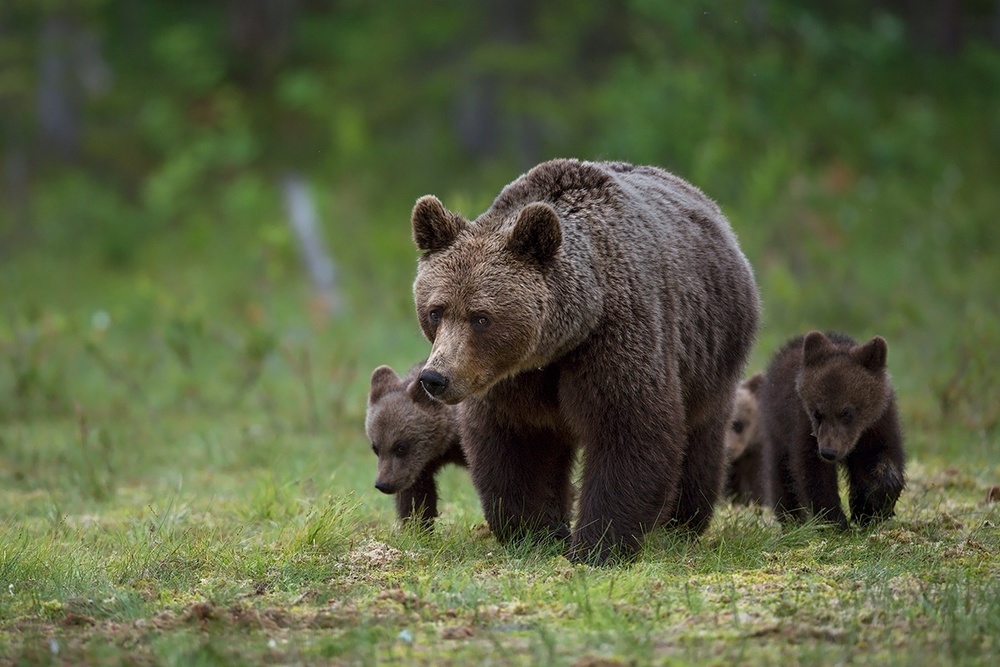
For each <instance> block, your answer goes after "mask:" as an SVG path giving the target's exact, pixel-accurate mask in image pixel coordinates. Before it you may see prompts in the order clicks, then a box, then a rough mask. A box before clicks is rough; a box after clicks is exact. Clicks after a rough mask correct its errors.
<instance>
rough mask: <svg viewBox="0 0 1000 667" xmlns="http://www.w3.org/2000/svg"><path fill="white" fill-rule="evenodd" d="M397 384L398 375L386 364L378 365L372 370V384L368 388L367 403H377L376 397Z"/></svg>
mask: <svg viewBox="0 0 1000 667" xmlns="http://www.w3.org/2000/svg"><path fill="white" fill-rule="evenodd" d="M397 384H399V376H398V375H396V371H394V370H392V369H391V368H389V367H388V366H379V367H378V368H376V369H375V370H374V371H372V385H371V389H369V390H368V404H369V405H371V404H373V403H377V402H378V399H380V398H382V397H383V396H385V395H386V394H387V393H388V392H389V390H390V389H392V388H393V387H395V386H396V385H397Z"/></svg>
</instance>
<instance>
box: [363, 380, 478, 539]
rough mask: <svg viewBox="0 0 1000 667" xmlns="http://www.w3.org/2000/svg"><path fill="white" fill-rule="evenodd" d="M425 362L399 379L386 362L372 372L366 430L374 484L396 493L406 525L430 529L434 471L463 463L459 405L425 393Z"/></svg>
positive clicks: (434, 504)
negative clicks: (422, 382)
mask: <svg viewBox="0 0 1000 667" xmlns="http://www.w3.org/2000/svg"><path fill="white" fill-rule="evenodd" d="M422 367H423V364H418V365H416V366H414V367H413V368H412V369H410V371H409V372H408V373H407V374H406V375H405V376H404V377H402V378H400V377H399V376H398V375H396V372H395V371H393V370H392V369H391V368H390V367H388V366H379V367H378V368H376V369H375V370H374V371H373V372H372V378H371V389H370V390H369V392H368V408H367V412H366V414H365V433H366V434H367V436H368V439H369V440H370V441H371V444H372V451H374V452H375V455H376V456H378V471H377V474H376V477H375V488H376V489H378V490H379V491H381V492H382V493H388V494H395V496H396V511H397V513H398V514H399V518H400V520H402V522H403V523H404V524H406V523H409V522H410V521H411V520H416V521H419V522H420V524H421V525H422V526H423V527H425V528H430V527H431V526H432V525H433V523H434V518H435V517H436V516H437V498H438V495H437V483H436V482H435V481H434V476H435V475H436V474H437V472H438V470H440V469H441V468H443V467H444V466H446V465H448V464H449V463H455V464H457V465H460V466H463V467H464V466H466V462H465V455H464V454H463V453H462V448H461V446H460V444H459V443H460V439H459V434H458V408H456V407H454V406H450V405H445V404H444V403H441V402H439V401H435V400H433V399H432V398H430V397H429V396H428V395H427V392H425V391H424V389H423V387H421V386H420V382H419V381H418V380H417V376H418V375H419V373H420V369H421V368H422Z"/></svg>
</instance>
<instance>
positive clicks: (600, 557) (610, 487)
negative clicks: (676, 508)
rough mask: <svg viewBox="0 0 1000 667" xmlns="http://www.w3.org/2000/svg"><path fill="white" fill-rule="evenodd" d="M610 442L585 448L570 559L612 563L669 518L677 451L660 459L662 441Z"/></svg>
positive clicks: (630, 553)
mask: <svg viewBox="0 0 1000 667" xmlns="http://www.w3.org/2000/svg"><path fill="white" fill-rule="evenodd" d="M610 437H611V436H610V434H609V438H610ZM609 444H611V443H608V442H605V443H602V446H600V447H590V448H589V449H587V451H586V453H585V460H584V471H583V482H582V486H581V489H580V504H579V516H578V517H577V521H576V527H575V530H574V531H573V538H572V541H571V543H570V550H569V554H568V556H569V558H570V560H572V561H576V562H583V563H589V564H592V565H610V564H614V563H616V562H620V561H625V560H629V559H631V558H633V557H634V556H635V555H636V553H637V552H638V551H639V549H640V548H641V546H642V541H643V537H644V535H645V534H646V533H647V532H648V531H650V530H651V529H652V528H653V527H654V526H656V525H657V524H658V523H662V522H663V521H664V520H665V519H667V518H668V517H669V515H670V513H671V507H672V505H674V504H676V502H677V488H678V486H677V484H678V480H679V477H680V459H681V455H680V453H679V452H678V453H677V455H676V456H675V457H667V459H666V460H664V458H663V456H664V452H663V451H662V447H663V442H662V441H660V442H645V443H641V444H638V445H637V443H635V442H632V443H628V444H624V443H621V442H616V443H614V445H612V446H610V447H606V446H603V445H609ZM650 448H652V449H654V451H655V454H654V453H653V452H651V451H650ZM677 449H678V450H679V447H678V448H677ZM671 458H673V459H674V460H673V461H671V460H670V459H671Z"/></svg>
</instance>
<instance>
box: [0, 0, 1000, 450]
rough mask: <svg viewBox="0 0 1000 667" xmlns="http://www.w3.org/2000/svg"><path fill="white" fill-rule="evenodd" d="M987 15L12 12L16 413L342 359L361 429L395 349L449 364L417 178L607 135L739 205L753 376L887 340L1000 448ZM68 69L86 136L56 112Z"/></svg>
mask: <svg viewBox="0 0 1000 667" xmlns="http://www.w3.org/2000/svg"><path fill="white" fill-rule="evenodd" d="M916 4H920V3H916ZM939 4H940V5H941V6H942V7H944V6H945V5H946V4H948V3H939ZM961 11H962V16H961V17H960V18H962V19H963V20H964V25H966V26H967V27H968V29H967V32H966V34H965V35H964V39H963V40H961V41H960V43H959V44H958V47H957V48H956V47H955V44H954V43H953V42H951V41H947V42H942V41H939V40H938V39H937V38H936V37H935V34H936V33H935V32H934V31H933V29H932V28H933V25H932V23H933V21H931V20H930V19H929V18H928V16H927V15H926V12H922V11H921V10H920V8H918V7H916V5H915V4H914V3H905V2H888V3H875V4H873V3H867V2H861V1H852V2H843V3H797V2H792V1H791V0H722V1H719V2H708V1H707V0H706V1H698V2H684V3H662V2H651V1H649V0H630V1H629V2H623V3H579V2H573V1H571V0H553V1H552V2H547V3H540V2H532V1H530V0H520V1H518V2H510V3H504V2H498V1H493V2H482V3H467V2H460V1H459V0H436V1H435V2H421V3H416V2H403V3H368V2H357V1H355V0H299V1H295V2H276V1H274V0H252V1H247V2H236V1H227V0H218V1H215V2H200V1H195V0H185V1H167V0H149V1H147V2H143V3H135V2H129V1H128V0H87V1H86V2H70V1H69V0H50V1H49V2H43V3H34V2H28V1H26V0H19V1H11V2H5V3H3V5H2V6H0V150H2V156H3V169H4V171H3V175H2V183H0V185H2V188H3V189H2V199H0V281H2V285H3V287H2V291H3V297H2V302H0V303H2V307H3V312H2V313H0V355H2V356H3V357H4V358H3V360H2V361H3V364H2V365H0V367H2V368H4V369H5V370H3V371H2V373H0V419H19V418H25V417H29V416H31V415H38V414H45V413H48V412H49V411H53V410H54V411H56V412H59V411H62V412H63V413H68V412H70V411H71V410H72V409H73V405H74V403H75V402H77V401H80V400H81V396H83V395H86V393H87V392H88V391H94V392H97V393H96V394H95V395H102V394H100V392H101V391H105V392H108V391H109V389H108V387H111V388H112V389H110V394H111V396H112V397H110V398H109V397H107V396H105V397H104V398H102V399H101V400H104V401H106V402H107V403H108V404H109V405H112V406H114V405H118V406H122V405H125V404H126V403H127V401H128V400H130V399H137V400H141V401H144V402H145V403H147V404H149V405H150V406H152V407H156V406H160V407H162V406H164V405H175V406H176V405H182V406H183V405H191V404H199V402H205V403H210V404H212V405H226V406H230V407H231V406H234V405H235V406H239V405H242V404H243V403H244V402H245V401H247V400H251V401H257V403H258V404H267V405H270V406H272V409H273V405H274V403H273V401H276V400H278V399H277V398H275V397H276V396H281V392H280V391H275V392H274V394H273V395H271V394H269V393H268V391H269V390H264V389H262V388H261V387H260V386H259V384H258V379H259V378H260V377H262V375H264V376H267V374H268V373H272V374H275V373H277V374H278V375H280V373H281V372H284V373H285V375H284V376H282V377H285V378H286V379H287V380H288V382H289V384H290V385H291V386H294V387H297V389H294V390H293V393H295V395H296V396H299V397H301V394H302V392H303V391H306V389H305V387H308V385H309V382H310V381H311V380H309V378H307V377H306V375H307V371H308V369H309V367H310V365H311V364H325V366H324V368H335V369H337V370H335V371H331V373H333V374H334V375H335V376H336V379H337V382H343V383H344V384H343V385H342V386H339V387H337V388H335V389H334V388H330V387H329V386H326V385H322V383H321V387H320V389H319V390H318V393H319V397H316V396H313V398H312V399H309V400H311V401H312V402H313V404H314V405H313V407H312V408H310V410H312V412H313V413H315V412H316V407H315V404H316V403H321V404H323V406H325V405H326V404H327V403H331V404H333V403H337V404H338V405H341V406H342V408H343V409H344V410H346V411H347V414H348V415H354V417H356V416H357V414H358V413H359V412H360V411H361V410H362V409H363V405H362V403H363V395H364V386H365V380H366V378H367V372H368V369H370V368H371V367H373V366H374V365H376V364H378V363H383V362H390V363H393V364H394V365H396V366H398V367H401V368H402V367H405V366H406V365H408V364H409V363H411V362H412V361H413V360H415V359H416V358H418V356H419V355H420V354H422V353H423V352H424V351H425V344H424V343H423V342H422V341H421V339H420V337H419V332H418V331H417V328H416V325H415V323H414V321H413V316H412V302H411V297H410V283H411V282H412V274H413V267H414V251H413V248H412V244H411V241H410V237H409V226H408V214H409V210H410V206H411V205H412V202H413V201H414V200H415V199H416V197H418V196H419V195H421V194H425V193H426V192H434V193H436V194H438V195H439V196H441V197H442V198H443V199H444V200H445V202H446V204H448V205H449V206H451V207H452V208H454V209H456V210H459V211H461V212H463V213H464V214H466V215H469V216H474V215H475V214H477V213H478V212H479V211H481V210H482V209H483V208H485V207H486V206H487V205H488V204H489V202H490V200H491V198H492V197H493V196H494V195H495V194H496V192H497V191H498V190H499V188H500V187H501V186H502V185H503V184H504V183H506V182H508V181H509V180H511V179H512V178H513V177H515V176H516V175H517V174H518V173H520V172H521V171H523V170H524V169H526V168H527V167H529V166H531V165H532V164H534V163H535V162H538V161H541V160H543V159H547V158H551V157H556V156H576V157H580V158H584V159H622V160H628V161H631V162H636V163H652V164H658V165H661V166H664V167H666V168H668V169H670V170H672V171H675V172H677V173H678V174H680V175H682V176H684V177H687V178H689V179H690V180H692V181H693V182H694V183H696V184H697V185H698V186H699V187H701V188H703V189H704V190H705V191H706V192H707V193H709V194H710V195H711V196H713V197H714V198H716V199H717V200H718V201H719V202H720V204H721V205H722V206H723V208H724V210H725V211H726V212H727V214H728V215H729V217H730V219H731V221H732V222H733V225H734V227H735V229H736V231H737V233H738V234H739V236H740V239H741V243H742V244H743V247H744V250H745V252H746V253H747V255H748V257H749V258H750V259H751V262H752V263H753V265H754V267H755V269H756V271H757V276H758V281H759V283H760V286H761V291H762V295H763V298H764V306H765V312H764V315H765V327H764V329H763V331H762V333H761V338H760V344H759V346H758V349H757V351H756V353H755V356H754V360H753V366H754V369H756V368H760V367H761V366H762V365H763V364H764V363H765V361H766V359H767V357H768V356H769V355H770V353H771V351H773V350H774V349H775V348H776V346H777V345H778V344H780V342H781V341H782V340H783V339H785V338H787V337H789V336H792V335H795V334H797V333H800V332H802V331H803V330H805V329H808V328H813V327H816V328H829V329H840V330H845V331H848V332H850V333H852V334H854V335H855V336H857V337H864V336H868V335H872V334H875V333H879V334H882V335H885V336H886V337H887V338H888V339H889V341H890V350H891V351H890V356H891V362H890V363H891V365H892V367H893V369H894V374H895V381H896V384H897V387H898V388H899V390H900V394H901V403H902V405H903V407H904V410H905V411H906V417H907V420H908V423H910V424H913V425H915V426H917V427H918V428H917V429H914V431H917V432H916V433H915V434H914V435H913V438H912V439H913V440H914V441H915V442H916V443H917V445H916V446H917V447H925V448H927V449H928V450H934V448H935V447H939V444H938V443H937V442H936V438H937V435H938V434H942V433H945V432H946V431H948V430H949V429H951V428H959V429H961V430H962V432H963V433H965V434H967V435H969V434H971V435H969V437H971V439H972V440H973V441H974V443H976V444H975V446H973V447H972V448H971V449H972V451H973V453H974V454H975V455H980V454H986V453H987V451H988V450H990V451H992V452H993V453H995V452H996V448H997V444H996V436H997V432H998V421H1000V417H998V415H997V409H996V400H995V387H996V386H997V384H998V382H1000V371H998V370H997V369H998V368H1000V363H998V362H1000V357H998V354H997V352H996V350H997V349H1000V345H998V342H1000V306H998V300H997V298H996V294H995V290H996V285H997V284H1000V261H998V259H997V258H998V257H1000V255H998V251H1000V232H998V228H997V225H996V221H997V219H998V217H1000V200H998V197H997V188H996V184H997V183H1000V161H998V160H997V156H998V155H1000V51H998V49H997V48H996V45H995V42H994V43H991V42H990V39H989V38H990V36H989V34H988V32H986V28H983V26H989V25H992V24H991V23H990V21H994V22H995V21H997V18H996V17H997V16H1000V7H998V3H993V2H975V3H963V4H962V6H961ZM931 18H933V17H931ZM52 26H56V27H60V26H61V28H60V29H61V30H62V31H63V32H60V33H57V34H60V35H63V41H62V42H56V46H53V45H52V43H49V42H45V40H44V39H42V36H44V35H46V34H48V33H46V30H48V29H49V28H51V27H52ZM993 38H994V40H995V36H994V37H993ZM88 45H90V46H88ZM95 45H96V46H95ZM60 49H62V51H60ZM50 52H51V53H50ZM60 53H61V54H62V60H60V61H59V62H61V63H62V66H63V68H64V74H63V78H62V79H60V80H59V81H57V83H55V84H52V83H51V82H49V83H48V84H46V83H45V79H44V77H42V76H41V69H42V67H41V63H44V62H46V58H47V57H48V56H51V55H53V54H56V55H58V54H60ZM60 81H61V83H60ZM50 85H54V86H55V88H56V89H58V90H57V91H56V92H61V94H62V96H63V98H64V99H65V101H66V102H65V103H66V106H67V108H68V109H69V110H70V112H73V113H75V114H76V115H77V117H78V120H79V128H78V129H79V136H78V139H79V142H78V145H77V146H76V148H75V149H74V150H70V151H64V152H60V151H59V150H58V148H59V147H58V146H57V145H54V143H53V140H52V138H51V137H50V136H48V134H47V132H46V127H45V124H44V122H42V120H41V114H40V111H39V109H40V106H39V105H40V104H41V102H40V101H39V100H40V94H41V92H43V91H44V90H45V88H46V86H50ZM288 170H293V171H297V172H299V173H303V174H305V175H307V176H308V178H309V180H310V181H311V183H312V184H313V187H314V190H315V192H316V196H317V198H318V204H319V207H320V210H321V215H322V219H323V223H324V230H325V232H326V234H327V239H328V244H329V247H330V249H331V251H332V254H333V256H334V258H335V260H336V262H337V263H338V268H339V271H340V275H341V278H342V285H341V287H342V289H343V291H344V293H345V298H346V300H347V304H346V306H345V312H344V313H343V314H342V316H341V318H340V319H339V320H337V321H335V322H333V323H331V324H327V325H325V326H323V327H315V326H313V325H314V323H311V321H310V315H309V306H308V297H307V296H302V294H303V293H304V292H305V289H304V287H302V286H301V282H302V280H301V277H300V275H301V269H300V267H299V265H298V258H297V256H296V250H295V245H294V240H293V238H292V237H291V235H290V232H289V231H288V229H287V226H286V224H285V221H284V212H283V210H282V207H281V206H282V205H281V199H280V192H279V189H278V181H279V178H280V177H281V175H282V174H283V173H285V172H286V171H288ZM289 295H294V296H293V298H289ZM97 313H104V314H105V316H106V317H107V318H109V319H108V321H109V322H110V323H111V324H110V326H105V327H104V329H101V327H96V328H95V326H96V325H95V324H94V321H95V320H94V319H93V318H95V317H96V318H97V320H96V321H97V323H98V324H100V323H101V322H103V321H104V320H103V318H102V317H98V315H97ZM359 329H361V330H363V333H359ZM302 332H306V333H302ZM318 350H325V352H319V353H318V354H319V355H320V357H319V358H318V359H317V358H314V357H309V356H308V355H309V353H310V351H312V353H313V354H314V355H315V354H317V351H318ZM303 355H305V356H303ZM193 368H194V369H198V370H199V371H200V372H201V374H200V375H197V376H192V375H191V372H190V371H191V369H193ZM275 369H279V370H275ZM205 375H210V376H212V377H213V378H215V379H219V378H222V381H221V382H219V383H208V382H203V381H202V378H203V377H204V376H205ZM153 378H155V381H152V380H151V379H153ZM326 379H327V380H328V379H329V378H326ZM255 392H257V393H255ZM260 392H263V393H260ZM102 396H103V395H102ZM359 396H360V399H359V398H358V397H359ZM248 397H249V398H248ZM268 401H272V403H268ZM279 402H280V401H279ZM338 402H339V403H338ZM112 410H113V408H112ZM314 416H315V415H314V414H313V416H312V417H309V416H308V415H307V417H306V418H307V419H314ZM925 429H929V430H928V431H926V432H925ZM966 442H967V440H966Z"/></svg>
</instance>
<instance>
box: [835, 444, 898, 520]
mask: <svg viewBox="0 0 1000 667" xmlns="http://www.w3.org/2000/svg"><path fill="white" fill-rule="evenodd" d="M900 451H901V450H900ZM856 453H857V454H859V455H858V456H857V457H852V458H851V459H849V460H848V462H847V474H848V481H849V484H850V489H851V492H850V505H851V518H852V519H853V520H854V521H855V522H857V523H858V524H859V525H861V526H867V525H870V524H873V523H876V522H879V521H882V520H885V519H888V518H889V517H891V516H892V515H893V514H894V513H895V509H896V501H897V500H899V496H900V494H902V492H903V489H904V488H905V486H906V478H905V476H904V472H903V460H902V455H901V454H900V455H898V456H893V452H886V451H882V452H880V453H879V454H877V455H874V456H865V455H864V451H862V452H856Z"/></svg>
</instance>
